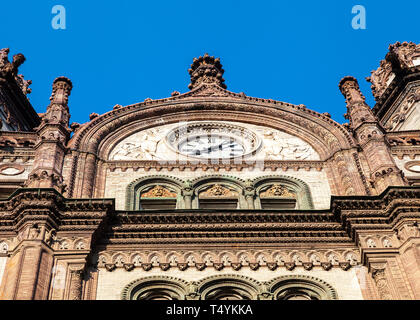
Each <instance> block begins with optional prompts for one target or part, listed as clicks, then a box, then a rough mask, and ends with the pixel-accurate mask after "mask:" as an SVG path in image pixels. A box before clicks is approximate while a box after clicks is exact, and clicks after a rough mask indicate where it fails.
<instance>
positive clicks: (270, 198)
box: [259, 184, 297, 209]
mask: <svg viewBox="0 0 420 320" xmlns="http://www.w3.org/2000/svg"><path fill="white" fill-rule="evenodd" d="M259 196H260V203H261V209H296V198H297V196H296V193H295V192H293V191H291V190H289V189H288V188H287V187H285V186H282V185H280V184H273V185H266V186H264V187H263V188H261V190H260V194H259Z"/></svg>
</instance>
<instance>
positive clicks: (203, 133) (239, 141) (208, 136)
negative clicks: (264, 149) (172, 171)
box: [166, 121, 261, 160]
mask: <svg viewBox="0 0 420 320" xmlns="http://www.w3.org/2000/svg"><path fill="white" fill-rule="evenodd" d="M166 143H167V144H168V145H169V146H170V147H171V149H173V150H174V151H176V152H178V153H179V154H181V155H184V156H186V157H188V158H199V159H203V160H204V159H233V158H239V157H241V158H242V157H247V156H249V155H251V154H253V153H255V151H256V150H257V149H258V148H259V146H260V145H261V141H260V140H259V138H258V137H257V135H256V134H255V133H253V132H251V131H250V130H248V129H246V128H244V127H242V126H238V125H236V124H231V123H227V122H206V121H202V122H192V123H187V124H185V125H182V126H179V127H176V128H174V129H172V130H171V131H170V132H169V133H168V134H167V136H166Z"/></svg>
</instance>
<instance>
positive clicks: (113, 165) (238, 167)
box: [106, 160, 324, 172]
mask: <svg viewBox="0 0 420 320" xmlns="http://www.w3.org/2000/svg"><path fill="white" fill-rule="evenodd" d="M106 165H107V167H108V169H109V170H110V171H111V172H114V171H115V170H117V169H120V170H121V171H122V172H125V171H126V170H127V169H132V170H133V171H135V172H137V171H138V170H140V169H144V170H145V171H157V172H160V171H162V170H167V171H173V170H174V169H177V170H179V171H185V170H191V171H196V170H203V171H216V172H217V171H220V170H226V171H239V172H240V171H242V170H244V169H253V168H255V167H261V169H263V170H271V171H278V170H282V171H283V172H287V171H291V170H293V171H300V170H305V171H310V170H313V169H314V170H317V171H322V169H323V167H324V162H323V161H276V160H268V161H266V160H264V161H259V160H255V161H252V162H251V161H249V160H248V161H243V162H241V163H235V162H231V163H219V164H213V163H206V162H204V161H203V162H184V161H176V162H172V161H168V162H165V161H107V162H106Z"/></svg>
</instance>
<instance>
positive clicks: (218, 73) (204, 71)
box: [188, 53, 227, 90]
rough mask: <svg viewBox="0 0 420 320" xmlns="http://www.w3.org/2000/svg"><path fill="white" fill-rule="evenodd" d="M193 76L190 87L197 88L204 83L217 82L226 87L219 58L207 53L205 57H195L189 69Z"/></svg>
mask: <svg viewBox="0 0 420 320" xmlns="http://www.w3.org/2000/svg"><path fill="white" fill-rule="evenodd" d="M188 72H189V74H190V76H191V83H190V85H189V86H188V88H190V89H191V90H192V89H195V88H197V87H198V86H200V85H202V84H215V85H217V86H219V87H222V88H223V89H226V88H227V86H226V84H225V79H223V74H224V72H225V70H223V66H222V64H221V63H220V59H219V58H214V57H211V56H209V55H208V54H207V53H206V54H205V55H204V56H203V57H199V58H198V59H197V58H194V60H193V63H192V65H191V69H189V70H188Z"/></svg>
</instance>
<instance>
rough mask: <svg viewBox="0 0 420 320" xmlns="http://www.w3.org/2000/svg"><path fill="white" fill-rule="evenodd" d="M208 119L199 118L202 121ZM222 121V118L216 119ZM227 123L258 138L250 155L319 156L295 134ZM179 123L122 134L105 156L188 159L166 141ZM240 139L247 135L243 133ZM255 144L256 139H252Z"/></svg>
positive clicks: (277, 157) (272, 157)
mask: <svg viewBox="0 0 420 320" xmlns="http://www.w3.org/2000/svg"><path fill="white" fill-rule="evenodd" d="M204 123H206V124H207V125H208V122H203V124H204ZM220 124H224V122H220ZM229 124H230V125H231V126H238V127H243V128H246V131H249V132H250V135H251V136H252V135H253V134H255V135H257V136H258V137H259V138H258V139H260V140H261V141H262V144H261V147H260V148H259V149H258V150H257V151H256V154H255V155H253V156H251V155H250V158H256V159H264V160H295V161H296V160H320V157H319V155H318V154H317V153H316V151H315V150H314V149H313V148H312V147H311V146H310V145H309V144H308V143H306V142H304V141H303V140H301V139H300V138H297V137H295V136H292V135H289V134H287V133H285V132H281V131H279V130H275V129H271V128H265V127H261V126H255V125H248V124H244V123H229ZM180 125H182V126H185V124H184V123H182V124H171V125H165V126H161V127H157V128H152V129H148V130H144V131H141V132H138V133H135V134H133V135H132V136H130V137H127V138H125V139H124V140H122V141H121V142H120V143H118V144H117V145H116V147H115V148H114V149H113V150H112V152H111V154H110V156H109V159H110V160H114V161H121V160H122V161H124V160H164V161H167V160H184V159H188V158H187V157H186V156H184V155H182V154H178V153H177V152H176V150H174V148H172V147H170V146H169V144H170V143H169V142H168V141H166V140H167V137H166V135H167V134H171V133H172V132H173V129H175V128H177V127H178V126H180ZM243 135H244V136H243V138H244V139H249V138H250V135H249V134H248V135H245V134H244V133H243ZM255 143H256V145H258V144H259V143H257V142H255Z"/></svg>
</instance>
